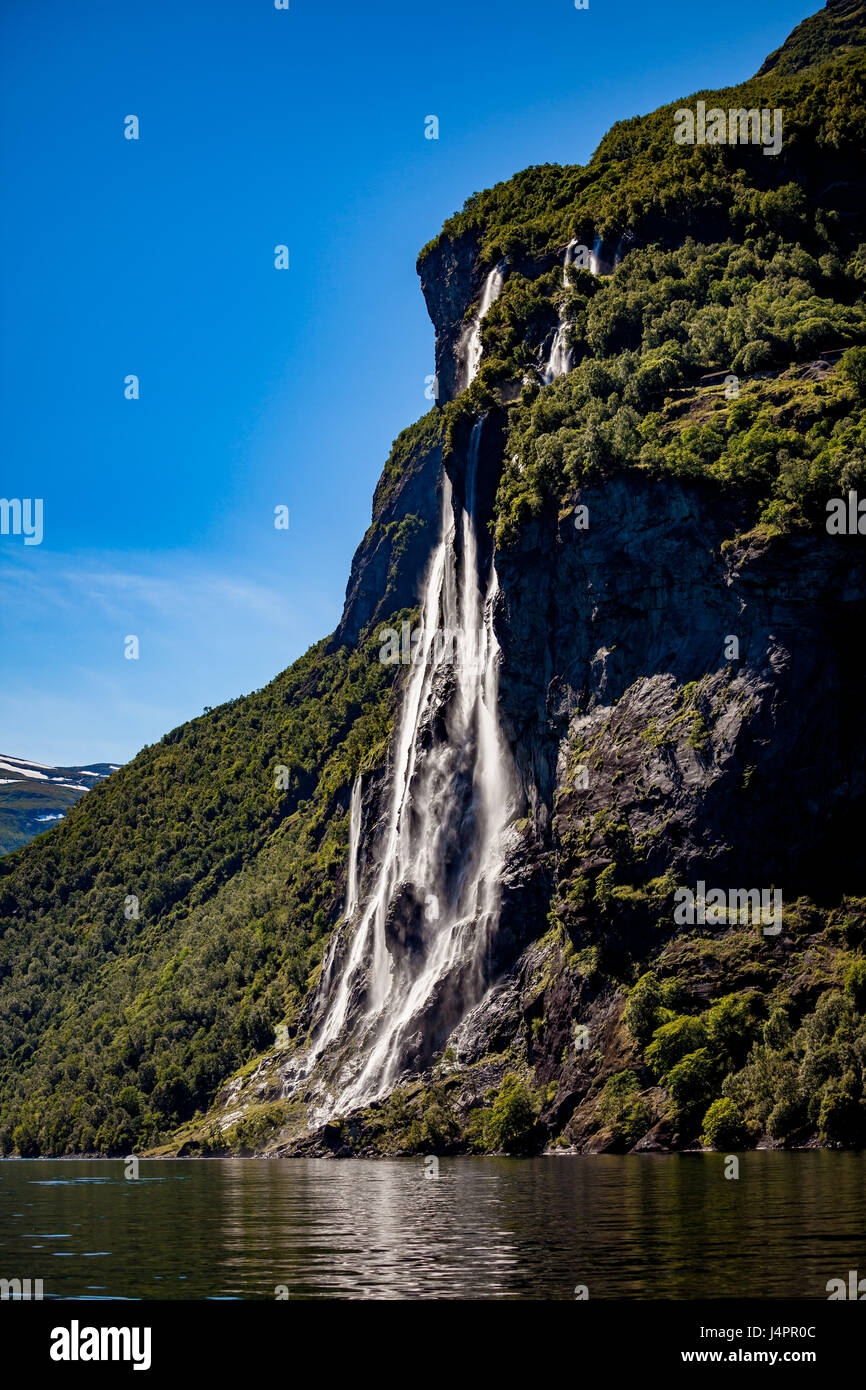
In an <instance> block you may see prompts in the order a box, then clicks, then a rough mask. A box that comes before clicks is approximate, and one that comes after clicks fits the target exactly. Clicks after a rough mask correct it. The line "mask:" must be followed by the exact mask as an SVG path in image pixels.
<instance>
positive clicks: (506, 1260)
mask: <svg viewBox="0 0 866 1390" xmlns="http://www.w3.org/2000/svg"><path fill="white" fill-rule="evenodd" d="M139 1171H140V1177H139V1178H138V1180H127V1179H125V1178H124V1176H123V1172H124V1165H123V1163H122V1161H120V1160H117V1161H113V1162H109V1161H106V1162H87V1161H83V1160H81V1161H80V1160H73V1161H68V1162H66V1161H64V1162H54V1161H49V1162H41V1161H6V1162H0V1278H15V1277H19V1278H22V1279H23V1278H31V1279H38V1278H41V1279H42V1280H43V1281H44V1290H45V1297H46V1298H51V1297H54V1298H80V1299H87V1298H96V1299H103V1298H171V1299H176V1298H260V1299H261V1298H264V1299H268V1298H270V1299H272V1298H274V1296H275V1290H276V1288H277V1286H278V1285H285V1286H287V1287H288V1290H289V1292H290V1296H291V1297H292V1298H322V1297H325V1298H328V1297H330V1298H557V1299H559V1298H563V1299H568V1298H573V1296H574V1289H575V1286H576V1285H579V1284H585V1285H586V1286H587V1287H588V1289H589V1295H590V1297H591V1298H615V1297H618V1298H720V1297H748V1298H780V1297H793V1298H821V1299H824V1298H826V1296H827V1295H826V1283H827V1280H828V1279H831V1278H837V1277H843V1278H845V1277H847V1271H848V1270H849V1269H855V1268H858V1267H859V1268H864V1269H866V1251H864V1243H866V1242H864V1233H866V1197H864V1188H866V1184H864V1178H866V1155H862V1154H836V1153H826V1152H818V1153H798V1154H786V1153H751V1154H744V1155H741V1156H740V1177H739V1179H738V1180H726V1178H725V1176H724V1173H725V1160H724V1158H723V1157H722V1156H721V1155H701V1154H692V1155H669V1156H655V1155H653V1156H645V1157H640V1158H639V1157H637V1156H634V1157H610V1156H604V1157H561V1158H539V1159H525V1160H520V1159H496V1158H455V1159H440V1160H439V1176H438V1178H427V1177H425V1173H424V1164H423V1161H422V1160H421V1159H395V1160H380V1161H377V1162H364V1161H361V1160H344V1161H343V1160H341V1161H333V1160H328V1159H284V1160H267V1159H212V1160H185V1161H171V1162H150V1163H148V1162H144V1161H142V1162H141V1163H140V1170H139Z"/></svg>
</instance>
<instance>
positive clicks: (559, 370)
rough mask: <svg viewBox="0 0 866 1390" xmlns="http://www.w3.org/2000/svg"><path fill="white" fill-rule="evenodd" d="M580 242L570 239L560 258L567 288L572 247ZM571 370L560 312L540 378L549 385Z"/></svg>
mask: <svg viewBox="0 0 866 1390" xmlns="http://www.w3.org/2000/svg"><path fill="white" fill-rule="evenodd" d="M579 245H580V243H579V242H578V241H577V239H576V238H575V239H574V240H573V241H570V242H569V243H568V245H567V246H566V248H565V254H564V255H563V258H562V284H563V288H565V289H567V288H568V274H567V271H568V267H569V265H570V264H571V262H572V259H573V256H574V249H575V247H576V246H579ZM570 370H571V353H570V351H569V348H568V325H567V324H566V323H565V321H564V319H563V317H562V313H561V312H560V315H559V323H558V325H557V328H556V332H555V333H554V335H553V342H552V343H551V346H550V353H549V355H548V358H547V361H546V362H545V364H544V367H543V368H542V371H541V379H542V381H543V382H544V385H545V386H549V385H550V383H551V382H552V381H553V379H554V377H558V376H565V374H566V372H569V371H570Z"/></svg>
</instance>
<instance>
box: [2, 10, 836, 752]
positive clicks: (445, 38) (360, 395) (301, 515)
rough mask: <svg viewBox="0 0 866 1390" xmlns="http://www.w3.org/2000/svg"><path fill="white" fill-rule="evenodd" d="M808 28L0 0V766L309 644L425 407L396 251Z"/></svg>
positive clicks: (686, 16)
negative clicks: (128, 386) (398, 448)
mask: <svg viewBox="0 0 866 1390" xmlns="http://www.w3.org/2000/svg"><path fill="white" fill-rule="evenodd" d="M813 8H818V6H817V5H810V4H809V3H808V0H765V3H762V4H760V5H756V4H754V3H747V0H728V2H727V3H726V4H725V5H724V6H717V5H712V6H710V5H706V6H704V5H696V4H694V3H691V0H690V2H689V3H686V0H669V3H664V0H661V2H660V3H656V4H647V3H646V0H590V8H589V9H588V10H586V11H577V10H575V8H574V5H573V0H404V2H403V3H397V0H393V3H383V0H379V3H377V2H376V0H291V7H290V9H289V11H288V12H285V11H277V10H275V9H274V7H273V3H272V0H184V2H180V0H148V3H139V4H123V3H117V0H99V2H98V3H97V2H95V0H90V3H88V0H41V3H39V4H34V3H33V0H5V3H4V5H3V8H2V21H0V23H2V34H0V41H2V45H0V46H2V58H0V64H2V71H0V79H2V89H3V90H2V98H0V100H2V108H0V165H2V168H0V174H2V185H3V188H4V204H5V213H6V215H5V217H4V224H5V225H4V226H3V228H2V232H0V282H2V328H0V334H2V336H0V410H2V466H0V496H5V497H21V498H25V497H33V498H35V497H41V498H43V499H44V508H45V523H44V524H45V538H44V540H43V543H42V545H41V546H29V547H25V546H24V545H23V543H22V538H21V537H20V536H19V537H12V536H0V652H2V682H0V751H3V752H9V753H14V754H18V755H21V756H24V757H29V758H35V759H37V760H39V761H42V762H49V763H83V762H101V761H109V762H121V761H125V760H126V759H128V758H130V757H131V756H132V755H133V754H134V753H135V752H136V751H137V750H138V749H139V748H140V747H141V746H142V745H143V744H145V743H150V742H153V741H155V740H156V739H158V738H160V737H161V735H162V734H163V733H164V732H166V731H167V730H168V729H171V728H173V727H174V726H175V725H177V724H179V723H181V722H182V721H183V720H185V719H188V718H191V717H192V716H194V715H196V714H200V713H201V710H202V708H203V706H204V705H216V704H218V703H220V702H221V701H222V700H225V699H227V698H229V697H230V696H233V695H238V694H242V693H244V692H246V691H249V690H251V689H255V688H256V687H258V686H261V685H264V684H265V683H266V682H267V681H268V680H270V679H271V677H272V676H274V675H275V674H276V673H277V672H278V671H280V670H281V669H282V668H283V667H285V666H287V665H288V664H289V663H290V662H291V661H292V660H293V659H294V658H295V657H296V656H298V655H299V654H300V653H301V652H303V651H305V650H306V648H307V647H308V646H309V645H310V644H311V643H312V642H314V641H316V640H317V639H318V638H319V637H321V636H324V635H325V634H326V633H328V632H330V631H331V630H332V629H333V627H334V626H335V624H336V621H337V619H338V616H339V612H340V608H341V604H342V600H343V594H344V590H345V584H346V579H347V576H348V572H349V564H350V561H351V557H352V553H353V551H354V548H355V546H356V545H357V543H358V541H359V540H360V539H361V537H362V535H363V533H364V531H365V529H366V527H367V525H368V524H369V519H370V502H371V497H372V493H373V488H374V486H375V483H376V479H377V478H378V476H379V472H380V470H381V467H382V464H383V462H384V460H385V458H386V456H387V452H388V449H389V447H390V444H391V441H392V439H393V438H394V436H395V435H396V434H397V433H398V432H399V430H401V429H402V428H403V427H404V426H406V425H407V424H410V423H411V422H412V421H413V420H415V419H417V418H418V416H419V415H422V414H423V413H424V412H425V410H426V409H428V407H429V402H428V401H426V400H425V399H424V381H425V377H426V375H427V374H428V373H429V372H432V370H433V333H432V328H431V326H430V323H429V320H428V319H427V315H426V311H425V308H424V302H423V299H422V296H421V292H420V287H419V284H418V281H417V277H416V274H415V257H416V255H417V252H418V251H419V249H420V248H421V246H422V245H423V244H424V243H425V242H426V241H428V240H429V238H430V237H431V236H433V235H434V234H435V233H436V232H437V231H438V229H439V227H440V226H441V224H442V222H443V220H444V219H445V218H446V217H447V216H449V215H450V214H451V213H452V212H453V211H455V209H457V208H459V207H460V206H461V205H462V203H463V200H464V198H465V197H466V196H467V195H468V194H470V193H472V192H473V191H474V190H477V189H481V188H484V187H486V186H488V185H490V184H492V183H495V182H497V181H498V180H500V179H503V178H507V177H508V176H509V175H511V174H512V173H514V172H515V171H516V170H518V169H521V168H524V167H525V166H526V165H528V164H539V163H545V162H548V161H554V162H558V163H572V162H584V161H585V160H586V159H587V158H588V157H589V155H590V154H591V153H592V151H593V149H594V148H595V146H596V145H597V143H598V141H599V139H600V137H601V136H602V134H603V133H604V131H605V130H606V129H607V128H608V126H609V125H610V124H611V123H612V122H613V121H614V120H617V119H620V118H623V117H628V116H631V115H635V114H638V113H642V112H645V111H649V110H652V109H653V108H654V107H656V106H657V105H659V104H660V103H662V102H666V101H671V100H673V99H675V98H676V97H679V96H683V95H686V94H688V93H689V92H692V91H694V90H696V89H699V88H701V87H713V86H720V85H724V84H727V83H730V82H734V81H738V80H740V79H742V78H745V77H747V76H749V75H751V74H752V73H753V72H754V71H755V69H756V68H757V67H758V66H759V64H760V62H761V61H762V60H763V58H764V57H765V55H766V54H767V53H768V52H769V51H770V50H771V49H772V48H774V47H776V46H777V45H778V44H779V43H780V42H781V41H782V40H783V39H784V38H785V36H786V35H787V33H788V32H789V31H790V29H791V28H793V26H794V25H795V24H796V23H798V22H799V21H800V20H801V19H802V18H804V17H805V15H806V14H808V13H810V12H811V11H812V9H813ZM130 114H135V115H137V116H138V117H139V120H140V139H139V140H138V141H137V142H135V141H127V140H125V139H124V137H123V122H124V117H126V116H127V115H130ZM431 114H435V115H437V116H438V117H439V121H440V138H439V140H438V141H432V140H425V139H424V118H425V116H427V115H431ZM279 243H285V244H286V245H287V246H288V247H289V252H290V268H289V270H288V271H285V272H281V271H277V270H275V269H274V266H273V260H274V247H275V245H277V244H279ZM130 373H135V374H137V375H138V376H139V378H140V382H141V398H140V400H138V401H127V400H125V399H124V395H123V383H124V378H125V377H126V376H127V375H128V374H130ZM278 504H285V505H287V506H288V507H289V509H290V517H291V523H290V529H289V530H288V532H285V531H277V530H275V529H274V526H273V509H274V507H275V506H277V505H278ZM128 634H136V635H137V636H138V637H139V640H140V652H141V655H140V659H139V660H138V661H129V660H126V659H124V656H123V640H124V637H125V636H127V635H128Z"/></svg>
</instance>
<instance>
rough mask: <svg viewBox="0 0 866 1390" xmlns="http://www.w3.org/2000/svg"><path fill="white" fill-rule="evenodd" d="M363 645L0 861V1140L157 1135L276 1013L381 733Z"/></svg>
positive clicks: (90, 801)
mask: <svg viewBox="0 0 866 1390" xmlns="http://www.w3.org/2000/svg"><path fill="white" fill-rule="evenodd" d="M377 651H378V643H377V641H376V638H375V634H372V635H371V636H370V638H369V639H368V640H365V641H362V642H361V644H360V645H359V647H358V648H357V649H355V650H350V649H345V648H343V649H340V650H338V651H336V652H334V653H331V654H327V653H326V652H325V650H324V644H320V645H319V646H317V647H314V648H312V649H311V651H310V652H308V653H307V655H306V656H305V657H303V658H301V659H300V660H299V661H298V662H296V663H295V664H294V666H292V667H291V668H290V669H289V670H288V671H285V672H284V673H283V674H282V675H280V676H278V677H277V679H276V680H275V681H273V682H272V683H271V684H270V685H269V686H267V687H265V689H263V690H261V691H257V692H255V693H254V694H253V695H250V696H248V697H246V698H244V699H239V700H235V701H232V702H230V703H228V704H226V705H223V706H221V707H220V708H218V709H215V710H214V711H212V712H211V713H209V714H206V715H204V716H203V717H201V718H199V719H196V720H193V721H192V722H191V723H189V724H185V725H183V726H181V727H180V728H179V729H175V730H174V731H173V732H172V733H170V734H167V735H166V737H165V738H164V739H162V740H161V742H160V743H158V744H155V745H153V746H152V747H149V748H146V749H144V750H143V752H142V753H140V754H139V756H138V757H137V758H135V759H134V760H133V761H132V762H131V763H130V764H128V766H126V767H124V768H122V769H121V770H120V771H119V772H117V773H115V774H113V776H112V777H111V778H110V779H109V781H107V782H106V783H104V784H102V785H100V786H98V787H96V788H94V790H93V791H92V792H91V793H89V794H88V796H87V797H86V798H84V800H83V801H81V802H80V803H79V804H78V805H77V806H75V807H74V808H73V809H72V810H71V811H70V813H69V815H68V818H67V820H66V822H64V823H63V824H62V825H61V826H58V827H57V829H55V830H51V831H49V832H48V833H47V834H45V835H43V836H41V837H39V839H37V840H35V841H34V842H33V843H32V844H30V845H29V846H27V847H26V848H25V849H24V850H22V851H19V852H18V853H16V854H13V855H10V856H8V857H7V858H5V859H2V860H0V914H2V915H0V1149H2V1151H4V1152H9V1151H12V1150H13V1149H14V1150H15V1151H16V1152H18V1153H20V1154H23V1155H27V1154H38V1153H42V1154H63V1153H71V1152H82V1151H83V1152H87V1151H99V1152H106V1153H110V1152H121V1151H128V1150H129V1149H130V1148H132V1147H133V1146H136V1147H138V1146H141V1145H143V1144H146V1143H154V1142H156V1141H157V1140H158V1139H159V1138H160V1137H161V1136H162V1135H163V1134H165V1133H167V1132H168V1131H170V1130H171V1129H173V1128H174V1127H175V1126H176V1125H177V1124H178V1123H180V1122H181V1121H183V1120H185V1119H187V1118H188V1117H190V1116H191V1115H192V1114H193V1113H194V1112H195V1111H196V1110H199V1109H200V1110H205V1109H206V1108H207V1106H208V1105H209V1103H210V1101H211V1100H212V1098H213V1095H214V1092H215V1090H216V1088H217V1086H218V1085H219V1083H220V1082H221V1081H222V1080H223V1079H224V1078H225V1077H226V1076H227V1075H229V1074H231V1072H233V1071H234V1070H235V1069H236V1068H237V1067H238V1066H240V1065H241V1064H242V1063H243V1062H245V1061H246V1060H247V1058H249V1057H251V1056H252V1055H253V1054H255V1053H256V1052H259V1051H261V1050H263V1049H265V1048H267V1047H269V1046H271V1045H273V1041H274V1028H275V1025H276V1024H277V1023H278V1022H279V1021H281V1020H285V1021H287V1025H288V1026H291V1025H292V1022H293V1019H294V1017H295V1014H296V1011H297V1007H298V1001H299V998H300V997H301V995H302V993H303V991H304V989H305V988H306V985H307V982H308V979H309V976H310V973H311V971H313V970H314V969H315V967H316V964H317V962H318V960H319V959H320V956H321V952H322V950H323V945H324V941H325V940H326V938H327V935H328V933H329V931H330V929H331V927H332V926H333V923H334V921H335V919H336V917H337V916H338V915H339V911H340V901H341V897H340V895H341V893H342V888H343V876H344V872H345V862H346V848H347V843H348V817H347V816H346V815H345V814H344V811H345V806H346V804H347V801H348V795H349V789H350V786H351V780H352V778H353V777H354V775H355V773H356V772H357V771H358V769H359V768H360V767H362V766H363V765H365V764H367V763H369V762H370V761H371V760H373V761H375V759H376V758H377V757H378V756H382V754H383V752H384V748H385V743H386V740H387V736H388V733H389V730H390V726H391V719H392V714H393V701H394V694H395V692H394V680H395V676H394V668H390V667H385V666H383V665H382V664H381V663H380V662H379V661H378V660H377V659H376V652H377ZM398 679H399V675H398ZM278 769H284V770H283V771H281V772H279V774H278V773H277V770H278ZM283 784H284V785H283ZM131 897H135V898H137V899H138V906H137V914H138V915H137V916H136V915H134V914H133V915H128V916H127V915H126V913H127V912H130V911H131V906H130V904H129V899H130V898H131Z"/></svg>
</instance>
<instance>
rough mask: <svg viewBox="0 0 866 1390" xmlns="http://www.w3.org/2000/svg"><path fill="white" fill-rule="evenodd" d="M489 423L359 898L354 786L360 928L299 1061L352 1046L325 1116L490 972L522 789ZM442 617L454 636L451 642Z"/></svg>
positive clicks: (452, 1021)
mask: <svg viewBox="0 0 866 1390" xmlns="http://www.w3.org/2000/svg"><path fill="white" fill-rule="evenodd" d="M482 429H483V420H482V421H479V422H478V423H477V424H476V425H475V426H474V428H473V430H472V436H471V440H470V444H469V450H468V455H467V465H466V485H465V491H466V497H465V505H463V506H461V505H460V504H459V502H457V503H456V504H455V498H454V496H453V492H452V486H451V482H450V480H449V479H448V477H447V475H445V476H444V478H443V483H442V511H441V523H440V535H439V541H438V544H437V546H436V549H435V550H434V552H433V555H432V558H431V561H430V565H429V569H428V573H427V578H426V586H425V592H424V598H423V608H422V618H421V624H422V636H421V640H420V641H419V643H418V644H417V648H416V655H415V661H414V664H413V665H412V667H411V669H410V671H409V674H408V678H407V682H406V686H405V689H404V694H403V706H402V711H401V714H400V718H399V723H398V727H397V731H396V738H395V743H394V747H393V752H392V759H391V767H390V779H389V781H390V785H389V796H388V805H387V810H386V814H385V816H384V818H383V821H382V822H381V823H380V826H379V829H378V836H377V841H376V843H375V844H374V845H373V846H372V847H370V848H367V849H366V850H365V854H364V858H365V862H366V863H367V864H368V865H372V866H374V867H373V868H372V869H371V871H370V872H369V873H368V875H367V884H368V888H367V892H366V894H365V895H364V897H363V899H361V900H360V901H359V877H360V876H359V870H358V861H359V855H360V851H361V845H360V826H361V798H360V783H359V781H356V783H355V787H354V788H353V792H352V807H351V825H350V863H349V875H348V886H347V893H346V913H345V918H346V921H345V926H344V931H352V930H353V935H352V937H351V941H350V943H349V944H348V950H347V951H346V954H345V958H344V960H343V962H342V964H341V966H339V967H338V968H336V969H335V953H334V951H333V950H331V951H329V953H328V959H327V961H326V964H325V967H324V969H323V974H322V984H321V985H320V989H319V998H318V1000H317V1006H316V1011H317V1014H318V1023H317V1024H316V1025H315V1026H314V1030H313V1037H312V1041H311V1044H310V1046H309V1049H308V1051H307V1053H306V1055H305V1056H304V1057H302V1058H301V1059H300V1064H301V1067H302V1070H301V1071H300V1072H297V1073H296V1074H297V1075H298V1076H300V1077H307V1076H309V1075H310V1073H311V1070H312V1069H313V1067H314V1066H315V1064H316V1062H317V1061H318V1060H319V1059H320V1058H322V1057H323V1054H324V1053H326V1052H327V1051H328V1050H329V1049H331V1048H335V1047H336V1048H337V1049H338V1050H339V1049H341V1048H342V1047H343V1044H344V1043H346V1044H348V1046H347V1047H346V1055H347V1060H346V1062H345V1063H344V1064H342V1066H341V1068H340V1069H339V1079H338V1081H337V1082H336V1083H335V1085H334V1089H333V1093H332V1094H331V1096H330V1097H329V1099H328V1102H327V1103H326V1105H325V1106H324V1107H323V1108H322V1109H321V1110H320V1111H319V1113H318V1116H317V1118H320V1119H321V1118H323V1117H324V1116H326V1115H327V1114H334V1113H340V1112H344V1111H346V1110H348V1109H351V1108H352V1107H354V1106H357V1105H361V1104H364V1103H367V1102H369V1101H371V1100H373V1099H375V1098H377V1097H378V1096H381V1095H383V1094H385V1093H386V1092H387V1091H388V1090H389V1089H390V1088H391V1086H392V1085H393V1084H394V1082H395V1081H396V1079H397V1078H398V1077H399V1075H400V1074H401V1073H402V1072H403V1071H405V1070H407V1069H408V1068H410V1067H412V1066H414V1065H421V1066H423V1065H426V1064H427V1063H428V1062H429V1060H430V1056H431V1055H432V1052H433V1051H435V1049H436V1048H437V1047H438V1046H439V1045H440V1044H441V1042H442V1041H443V1040H444V1038H446V1037H447V1036H448V1034H449V1033H450V1032H451V1031H452V1029H453V1028H454V1027H456V1025H457V1024H458V1023H459V1022H460V1021H461V1019H462V1018H464V1017H465V1015H466V1013H467V1012H468V1011H469V1009H471V1008H472V1007H473V1006H474V1005H475V1004H476V1003H477V1002H478V1000H479V999H480V998H481V996H482V994H483V992H484V990H485V988H486V985H487V983H488V980H487V978H486V973H485V959H486V955H487V950H488V947H489V944H490V941H491V939H492V935H493V933H494V931H495V928H496V924H497V919H498V909H499V884H500V879H501V874H502V868H503V862H504V848H505V846H504V842H505V838H506V831H507V827H508V825H509V822H510V820H511V819H512V817H513V814H514V804H515V793H514V780H513V773H512V766H511V759H510V754H509V753H508V751H507V748H506V746H505V743H504V740H503V737H502V734H501V732H500V728H499V719H498V713H497V706H498V682H499V645H498V642H497V640H496V635H495V633H494V631H493V607H494V601H495V598H496V593H497V587H498V581H497V576H496V570H495V567H494V565H493V564H492V563H491V565H490V572H489V579H488V581H487V583H486V585H484V589H483V591H482V581H481V579H480V576H479V556H478V540H477V534H476V520H475V512H476V490H477V480H478V460H479V448H480V443H481V433H482ZM442 630H444V631H445V632H446V633H448V634H449V636H450V637H451V639H452V640H449V641H446V642H442V641H441V632H442ZM437 637H438V638H439V639H440V640H437ZM353 917H354V918H355V919H356V925H355V926H354V929H353V927H352V922H351V920H350V919H351V918H353Z"/></svg>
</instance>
